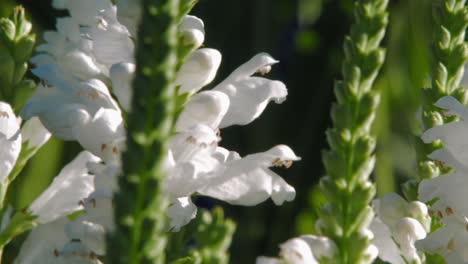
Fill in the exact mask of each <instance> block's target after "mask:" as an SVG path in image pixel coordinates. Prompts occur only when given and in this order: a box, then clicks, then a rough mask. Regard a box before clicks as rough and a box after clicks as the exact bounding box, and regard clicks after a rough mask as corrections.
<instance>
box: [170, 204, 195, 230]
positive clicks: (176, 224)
mask: <svg viewBox="0 0 468 264" xmlns="http://www.w3.org/2000/svg"><path fill="white" fill-rule="evenodd" d="M166 214H167V216H168V217H169V219H170V226H171V229H172V231H175V232H177V231H179V230H180V228H181V227H182V226H184V225H186V224H188V223H189V222H190V221H191V220H192V219H194V218H195V217H196V216H197V207H196V206H195V205H194V204H193V203H192V200H191V199H190V197H181V198H178V199H176V200H175V201H173V202H172V204H171V205H170V206H169V208H168V209H167V212H166Z"/></svg>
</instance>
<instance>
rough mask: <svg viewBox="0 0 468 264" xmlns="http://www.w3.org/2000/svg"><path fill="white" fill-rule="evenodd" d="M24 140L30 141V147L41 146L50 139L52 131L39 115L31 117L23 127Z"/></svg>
mask: <svg viewBox="0 0 468 264" xmlns="http://www.w3.org/2000/svg"><path fill="white" fill-rule="evenodd" d="M21 135H22V137H23V142H27V143H28V148H29V149H33V148H36V149H37V148H40V147H42V145H44V144H45V143H46V142H47V141H48V140H49V139H50V136H51V134H50V132H49V131H48V130H47V129H46V128H45V127H44V126H43V125H42V123H41V120H39V118H37V117H33V118H31V119H29V120H28V121H27V122H26V123H25V124H24V125H23V127H22V128H21Z"/></svg>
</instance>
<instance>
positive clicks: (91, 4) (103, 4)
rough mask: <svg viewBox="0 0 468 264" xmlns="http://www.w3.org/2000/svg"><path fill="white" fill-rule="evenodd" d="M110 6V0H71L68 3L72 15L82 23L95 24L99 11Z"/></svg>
mask: <svg viewBox="0 0 468 264" xmlns="http://www.w3.org/2000/svg"><path fill="white" fill-rule="evenodd" d="M110 6H111V3H110V1H104V0H98V1H96V0H80V1H76V0H69V2H68V5H67V7H68V10H69V11H70V15H71V16H72V18H73V19H74V20H75V21H76V22H77V23H78V24H80V25H93V24H94V22H95V21H96V16H97V15H98V12H99V11H101V10H103V9H106V8H110Z"/></svg>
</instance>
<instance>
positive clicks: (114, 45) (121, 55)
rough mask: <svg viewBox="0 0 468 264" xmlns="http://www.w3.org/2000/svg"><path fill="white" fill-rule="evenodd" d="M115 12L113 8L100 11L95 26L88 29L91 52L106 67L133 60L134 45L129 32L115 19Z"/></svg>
mask: <svg viewBox="0 0 468 264" xmlns="http://www.w3.org/2000/svg"><path fill="white" fill-rule="evenodd" d="M115 12H116V10H114V9H113V8H111V9H106V10H105V11H104V12H102V13H101V16H100V17H99V19H98V21H99V22H98V23H97V24H96V26H94V27H92V28H91V29H90V36H91V38H92V39H93V54H94V56H95V57H96V59H97V60H98V61H99V62H100V63H102V64H104V65H106V66H107V67H110V66H111V65H113V64H116V63H121V62H131V63H133V62H134V58H133V51H134V48H135V45H134V44H133V41H132V40H131V38H130V32H128V30H127V28H126V27H125V26H123V25H122V24H120V23H119V22H118V21H117V14H116V13H115Z"/></svg>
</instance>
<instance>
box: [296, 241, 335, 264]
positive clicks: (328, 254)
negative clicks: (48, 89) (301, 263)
mask: <svg viewBox="0 0 468 264" xmlns="http://www.w3.org/2000/svg"><path fill="white" fill-rule="evenodd" d="M299 238H300V239H302V240H304V241H305V242H306V243H307V244H308V245H309V247H310V248H311V250H312V252H313V254H314V256H315V257H316V258H318V259H321V258H328V259H333V258H334V257H335V256H336V254H337V253H338V248H337V246H336V244H335V242H333V240H331V239H330V238H328V237H322V236H314V235H303V236H300V237H299Z"/></svg>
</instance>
